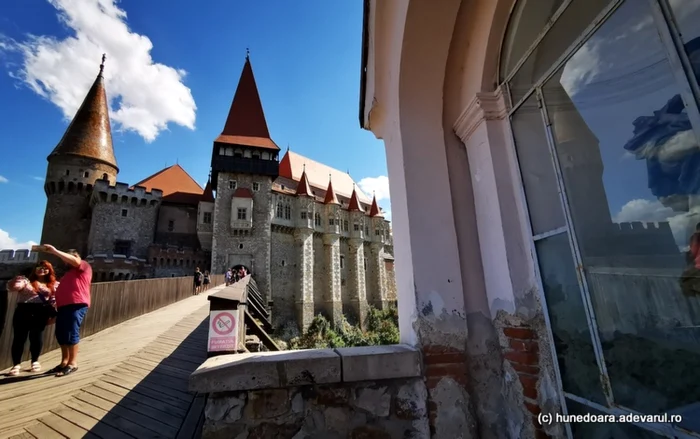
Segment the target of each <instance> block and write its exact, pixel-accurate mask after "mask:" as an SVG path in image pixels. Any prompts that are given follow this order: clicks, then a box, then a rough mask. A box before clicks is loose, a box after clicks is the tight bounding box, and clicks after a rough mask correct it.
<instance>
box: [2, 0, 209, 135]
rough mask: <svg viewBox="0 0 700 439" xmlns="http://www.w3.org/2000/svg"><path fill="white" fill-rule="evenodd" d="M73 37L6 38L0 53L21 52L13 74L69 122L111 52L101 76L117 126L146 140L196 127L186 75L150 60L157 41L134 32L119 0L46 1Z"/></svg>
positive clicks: (194, 109)
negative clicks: (174, 128) (171, 128)
mask: <svg viewBox="0 0 700 439" xmlns="http://www.w3.org/2000/svg"><path fill="white" fill-rule="evenodd" d="M48 1H49V3H51V5H52V6H54V7H55V8H56V9H57V10H58V18H59V20H60V21H61V22H62V23H63V24H64V25H65V26H66V27H68V28H70V29H71V30H72V31H73V33H74V35H73V36H69V37H66V38H64V39H57V38H55V37H52V36H34V35H30V36H28V37H27V39H26V40H25V41H22V42H17V41H13V40H8V39H5V40H4V41H3V42H0V50H3V49H4V50H5V51H8V50H11V51H15V52H19V53H20V54H21V55H22V57H23V62H22V67H21V68H20V70H19V71H17V72H11V73H10V75H11V76H13V77H16V78H19V79H21V80H22V81H23V82H24V83H25V84H26V85H27V86H28V87H29V88H30V89H31V90H33V91H34V92H36V93H37V94H39V95H41V96H42V97H44V98H46V99H48V100H50V101H51V102H53V103H54V104H55V105H57V106H58V107H59V108H60V109H61V110H62V111H63V114H64V115H65V117H66V118H67V119H71V118H72V117H73V115H74V114H75V112H76V111H77V109H78V107H80V104H81V103H82V101H83V98H84V97H85V94H86V93H87V90H88V89H89V87H90V85H91V84H92V82H93V81H94V80H95V76H96V75H97V72H98V66H99V62H100V58H101V56H102V54H103V53H106V54H107V63H106V66H105V72H104V77H105V81H106V87H107V95H108V99H110V103H111V105H110V106H111V107H112V108H111V116H112V119H113V121H115V122H117V126H116V127H115V128H117V129H122V130H126V131H135V132H136V133H138V134H139V135H140V136H141V137H143V138H144V139H145V140H146V141H147V142H151V141H153V140H155V138H156V137H157V136H158V134H159V133H160V132H161V131H163V130H166V129H167V126H168V124H169V123H175V124H178V125H181V126H184V127H187V128H190V129H194V126H195V111H196V109H197V106H196V105H195V102H194V98H193V97H192V93H191V91H190V89H189V88H188V87H187V86H185V85H184V84H183V82H182V80H183V78H184V76H185V75H186V72H185V71H183V70H179V69H175V68H173V67H170V66H166V65H164V64H160V63H156V62H154V61H153V59H152V58H151V54H150V52H151V49H152V48H153V44H152V43H151V40H150V39H149V38H148V37H146V36H144V35H140V34H137V33H135V32H132V31H131V30H130V29H129V27H128V26H127V23H126V12H125V11H124V10H122V9H120V8H119V7H117V5H116V0H48Z"/></svg>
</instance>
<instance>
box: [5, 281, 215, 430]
mask: <svg viewBox="0 0 700 439" xmlns="http://www.w3.org/2000/svg"><path fill="white" fill-rule="evenodd" d="M185 280H187V281H188V282H190V283H189V285H191V282H192V281H191V279H190V278H185ZM172 281H173V282H175V281H177V280H176V279H173V280H172ZM133 282H134V283H137V282H146V281H133ZM183 282H184V281H183ZM99 285H100V284H96V285H94V289H97V290H99V288H100V287H99ZM131 285H133V284H131ZM95 287H96V288H95ZM190 288H191V287H190ZM220 289H222V287H215V288H212V289H211V290H209V291H207V292H205V293H202V294H200V295H198V296H191V292H190V293H188V297H187V298H184V299H182V298H177V299H178V300H177V301H175V302H174V303H172V304H170V305H167V306H164V307H161V308H159V309H157V310H155V311H152V312H149V313H146V314H143V315H140V316H139V317H136V318H132V319H130V320H126V321H123V322H122V323H118V324H116V325H114V326H112V327H110V328H108V329H104V330H101V331H100V332H97V333H95V334H94V335H91V336H88V337H86V338H84V339H83V340H82V341H81V343H80V358H79V369H78V371H76V372H75V373H73V374H71V375H69V376H66V377H61V378H56V377H54V376H53V375H48V374H42V373H41V372H40V373H36V374H33V373H31V372H29V371H27V369H29V363H28V362H25V363H24V364H23V371H22V373H21V374H20V375H19V376H17V377H9V376H6V375H5V374H4V373H3V376H2V377H0V438H8V437H13V438H40V439H52V438H83V437H86V438H105V439H106V438H110V439H111V438H196V437H198V435H199V434H200V432H201V425H200V422H201V421H202V416H203V408H204V400H203V398H202V397H198V396H197V395H193V394H191V393H188V391H187V381H188V378H189V375H190V374H191V373H192V372H193V371H194V370H195V369H196V368H197V367H198V366H199V365H200V364H201V363H202V362H203V361H204V360H205V358H206V355H207V345H206V341H207V328H208V326H207V324H208V315H209V301H208V300H207V296H208V294H210V293H216V292H217V291H219V290H220ZM141 294H144V292H142V293H141ZM97 295H98V296H99V292H98V294H97ZM103 299H104V300H108V299H107V297H106V296H105V297H104V298H103ZM180 299H181V300H180ZM117 302H118V300H117V299H116V298H111V301H110V302H109V303H112V304H113V305H114V306H115V307H117V306H118V305H117ZM95 305H96V306H95V307H94V308H96V309H91V310H90V312H92V313H93V315H94V314H101V315H102V318H103V319H106V318H109V315H110V314H109V312H107V311H100V309H101V307H100V305H99V304H98V303H96V304H95ZM144 309H145V308H143V307H141V308H140V310H141V311H143V310H144ZM117 311H118V309H117V310H114V309H113V310H112V312H111V315H112V318H113V319H114V318H118V316H117V314H118V312H117ZM9 313H10V310H8V313H7V314H9ZM88 315H90V314H88ZM86 323H87V322H86ZM8 324H11V319H10V321H9V322H8V321H7V319H6V321H5V328H7V326H8ZM3 332H4V333H3V334H2V337H0V341H1V340H5V339H7V338H8V335H7V334H6V332H8V331H3ZM47 332H50V333H52V332H53V328H52V327H50V328H47ZM47 336H51V335H47ZM3 344H4V343H0V346H2V345H3ZM5 355H6V353H5V352H2V356H3V357H4V356H5ZM59 360H60V352H59V351H57V350H52V351H50V352H48V353H46V354H44V355H42V357H41V359H40V361H41V363H42V365H43V367H44V368H45V369H50V368H52V367H53V366H55V365H56V364H58V362H59ZM5 372H7V370H5Z"/></svg>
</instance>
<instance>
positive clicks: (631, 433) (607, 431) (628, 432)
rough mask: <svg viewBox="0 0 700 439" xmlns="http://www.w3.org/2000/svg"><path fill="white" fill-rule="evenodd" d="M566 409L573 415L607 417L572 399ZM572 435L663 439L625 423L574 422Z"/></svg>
mask: <svg viewBox="0 0 700 439" xmlns="http://www.w3.org/2000/svg"><path fill="white" fill-rule="evenodd" d="M566 407H567V409H568V410H569V414H571V415H586V414H589V413H590V414H592V415H607V413H603V412H600V411H598V410H596V409H594V408H593V407H589V406H586V405H583V404H580V403H578V402H576V401H572V400H570V399H567V400H566ZM571 433H572V434H573V437H574V439H661V438H662V437H663V436H659V435H658V434H656V433H653V432H651V431H648V430H643V429H641V428H639V427H637V426H635V425H634V424H625V423H597V422H572V423H571Z"/></svg>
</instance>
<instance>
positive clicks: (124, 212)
mask: <svg viewBox="0 0 700 439" xmlns="http://www.w3.org/2000/svg"><path fill="white" fill-rule="evenodd" d="M122 216H123V217H127V216H129V209H122Z"/></svg>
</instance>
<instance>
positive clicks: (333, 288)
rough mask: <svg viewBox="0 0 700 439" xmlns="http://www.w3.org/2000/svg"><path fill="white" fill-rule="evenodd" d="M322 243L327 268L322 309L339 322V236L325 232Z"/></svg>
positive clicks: (341, 308)
mask: <svg viewBox="0 0 700 439" xmlns="http://www.w3.org/2000/svg"><path fill="white" fill-rule="evenodd" d="M323 244H324V245H323V250H324V252H325V263H326V270H327V273H326V275H327V277H326V285H327V286H326V288H325V289H324V295H323V310H324V312H325V313H326V315H328V316H329V317H330V319H331V322H333V323H334V324H340V323H341V322H342V318H343V299H342V296H341V289H340V236H339V235H337V234H325V235H323Z"/></svg>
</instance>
